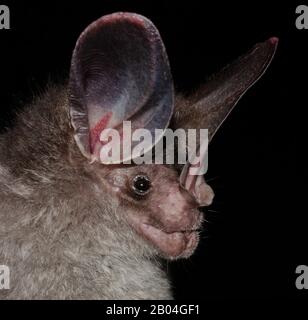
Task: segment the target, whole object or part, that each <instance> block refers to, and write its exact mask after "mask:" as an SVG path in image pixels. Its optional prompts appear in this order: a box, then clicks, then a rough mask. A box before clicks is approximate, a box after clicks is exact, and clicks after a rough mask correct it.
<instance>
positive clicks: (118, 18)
mask: <svg viewBox="0 0 308 320" xmlns="http://www.w3.org/2000/svg"><path fill="white" fill-rule="evenodd" d="M69 107H70V116H71V122H72V125H73V127H74V130H75V140H76V142H77V144H78V146H79V148H80V150H81V152H82V153H83V154H84V155H85V156H86V157H87V158H89V159H91V160H92V161H95V160H98V159H99V153H100V149H101V147H102V146H103V144H102V142H101V141H100V136H101V133H102V131H103V130H104V129H116V130H118V131H119V132H120V134H121V128H122V123H123V121H131V126H132V132H133V131H134V130H136V129H138V128H142V129H143V128H144V129H148V130H150V131H151V132H152V133H153V132H154V130H155V128H157V129H165V128H166V127H168V124H169V121H170V118H171V116H172V113H173V82H172V77H171V73H170V68H169V63H168V58H167V54H166V51H165V48H164V45H163V42H162V40H161V37H160V35H159V33H158V31H157V29H156V28H155V26H154V25H153V24H152V22H150V21H149V20H148V19H146V18H145V17H142V16H140V15H137V14H133V13H114V14H111V15H107V16H103V17H101V18H100V19H98V20H97V21H95V22H93V23H92V24H90V25H89V26H88V27H87V28H86V29H85V30H84V31H83V33H82V34H81V35H80V37H79V39H78V41H77V44H76V47H75V49H74V52H73V57H72V63H71V70H70V80H69ZM152 136H153V137H154V134H153V135H152ZM159 138H160V137H157V136H156V139H157V140H158V139H159ZM122 141H123V137H121V143H122ZM156 142H157V141H153V142H151V143H149V145H148V146H147V149H150V148H152V147H153V145H154V144H155V143H156ZM136 144H137V142H136ZM133 147H134V143H132V149H133ZM145 152H146V150H145ZM123 160H125V159H123V158H121V161H123ZM126 160H127V159H126Z"/></svg>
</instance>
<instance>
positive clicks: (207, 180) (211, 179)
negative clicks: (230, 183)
mask: <svg viewBox="0 0 308 320" xmlns="http://www.w3.org/2000/svg"><path fill="white" fill-rule="evenodd" d="M218 178H220V176H216V177H213V178H209V179H205V181H206V182H210V181H213V180H215V179H218Z"/></svg>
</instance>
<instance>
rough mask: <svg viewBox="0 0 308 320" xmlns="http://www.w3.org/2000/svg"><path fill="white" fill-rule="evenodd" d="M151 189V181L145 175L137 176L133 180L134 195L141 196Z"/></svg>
mask: <svg viewBox="0 0 308 320" xmlns="http://www.w3.org/2000/svg"><path fill="white" fill-rule="evenodd" d="M150 188H151V181H150V179H149V178H148V177H147V176H146V175H142V174H140V175H138V176H136V177H135V178H134V180H133V190H134V192H135V193H136V194H138V195H140V196H143V195H145V194H146V193H148V191H149V190H150Z"/></svg>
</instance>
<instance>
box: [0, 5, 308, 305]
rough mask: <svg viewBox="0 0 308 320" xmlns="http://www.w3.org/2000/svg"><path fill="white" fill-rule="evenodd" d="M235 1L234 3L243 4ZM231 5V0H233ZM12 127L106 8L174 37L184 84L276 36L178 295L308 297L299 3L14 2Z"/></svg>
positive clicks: (305, 69)
mask: <svg viewBox="0 0 308 320" xmlns="http://www.w3.org/2000/svg"><path fill="white" fill-rule="evenodd" d="M230 2H231V3H232V4H231V3H230ZM228 3H229V4H228ZM2 4H6V5H8V6H9V7H10V10H11V30H0V108H1V109H0V116H1V119H0V120H1V130H2V131H3V130H5V127H6V126H10V125H11V124H12V120H13V119H14V112H15V110H17V109H18V108H21V107H22V105H23V104H24V103H26V102H29V101H31V98H32V97H33V95H35V94H37V93H39V92H41V91H42V90H43V89H44V86H45V84H46V83H47V82H48V81H50V80H53V81H57V79H62V78H64V77H66V76H67V75H68V71H69V64H70V58H71V52H72V50H73V47H74V44H75V41H76V39H77V38H78V36H79V34H80V32H81V31H82V30H83V29H84V28H85V27H86V26H87V25H88V24H89V23H91V22H92V21H93V20H95V19H97V18H99V17H100V16H101V15H104V14H108V13H112V12H115V11H130V12H137V13H140V14H143V15H145V16H147V17H148V18H150V19H151V20H152V21H153V22H154V23H155V25H156V26H157V27H158V29H159V30H160V33H161V36H162V38H163V40H164V42H165V46H166V48H167V52H168V55H169V59H170V64H171V68H172V72H173V77H174V82H175V86H176V88H177V89H178V90H180V91H188V90H191V89H193V88H195V87H196V86H197V85H198V84H201V83H202V82H203V81H204V80H205V79H206V77H207V76H209V75H210V74H211V73H212V72H215V71H218V70H219V69H220V68H221V67H223V66H224V65H225V64H227V63H229V62H231V61H232V60H233V59H234V58H236V57H237V56H239V55H240V54H242V53H244V52H245V51H246V50H248V49H249V48H250V47H251V46H252V45H254V44H255V43H256V42H260V41H264V40H265V39H267V38H269V37H271V36H278V37H279V38H280V43H279V47H278V50H277V54H276V57H275V58H274V60H273V63H272V65H271V67H270V68H269V70H268V71H267V73H266V74H265V76H264V77H263V78H262V80H260V82H258V83H257V84H256V85H255V86H254V87H253V89H251V90H250V91H249V92H248V93H247V94H246V95H245V97H244V98H243V99H242V100H241V101H240V103H239V104H238V105H237V108H236V110H235V111H234V112H233V114H232V115H231V116H230V117H229V119H228V120H227V121H226V122H225V124H224V126H223V127H222V128H221V130H220V131H219V133H217V135H216V136H215V138H214V140H213V142H212V144H211V146H210V151H209V171H208V173H207V175H206V178H207V179H208V180H210V182H209V183H210V184H211V185H212V187H213V188H214V190H215V193H216V198H215V202H214V204H213V205H212V207H211V208H210V210H212V211H209V212H208V213H207V214H206V218H207V220H208V223H206V225H205V231H204V232H203V234H202V241H201V244H200V246H199V247H198V249H197V251H196V253H195V255H194V256H193V257H192V258H191V259H189V260H185V261H184V260H183V261H178V262H173V263H169V271H170V274H171V276H172V278H173V284H174V287H175V296H176V298H200V299H204V298H251V297H257V298H264V297H265V298H274V297H275V298H279V297H305V296H307V290H306V292H305V290H297V289H296V287H295V279H296V274H295V268H296V266H298V265H301V264H306V265H308V252H307V251H308V250H307V246H308V236H307V235H308V225H307V223H306V215H307V214H308V213H307V208H306V199H307V192H306V191H307V188H306V185H305V182H306V179H307V166H305V163H306V161H305V158H304V150H305V148H306V147H307V141H306V121H307V118H306V109H307V108H308V106H307V102H308V98H307V91H308V81H307V80H308V61H307V59H308V46H307V43H308V30H297V29H296V27H295V19H296V14H295V8H296V6H297V5H298V4H304V1H303V2H298V3H297V2H296V1H289V3H287V2H283V3H282V2H280V1H279V2H278V1H277V2H274V1H271V2H269V1H266V2H264V3H262V2H260V1H245V2H243V3H240V2H236V1H226V3H223V2H221V1H215V2H213V1H195V0H190V1H183V2H180V1H157V0H156V1H149V0H147V1H103V0H101V1H90V0H89V1H80V2H78V3H77V2H68V1H67V2H62V3H61V2H56V1H41V2H40V3H34V2H30V1H29V2H26V1H25V2H23V3H22V2H21V1H18V2H17V1H16V2H13V1H2Z"/></svg>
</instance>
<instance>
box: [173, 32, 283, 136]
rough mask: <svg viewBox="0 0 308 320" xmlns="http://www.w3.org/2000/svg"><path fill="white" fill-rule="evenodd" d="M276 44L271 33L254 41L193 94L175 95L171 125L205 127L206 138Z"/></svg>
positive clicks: (265, 65)
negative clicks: (247, 49)
mask: <svg viewBox="0 0 308 320" xmlns="http://www.w3.org/2000/svg"><path fill="white" fill-rule="evenodd" d="M277 45H278V38H275V37H272V38H270V39H268V40H267V41H265V42H262V43H258V44H256V45H255V46H254V47H253V48H252V49H251V50H249V51H248V52H247V53H246V54H244V55H242V56H241V57H239V58H238V59H237V60H235V61H234V62H232V63H231V64H229V65H228V66H226V67H225V68H224V69H222V70H221V71H220V72H218V73H217V74H216V75H215V76H213V77H212V78H211V79H210V80H208V81H207V82H206V83H205V84H204V85H202V86H201V87H200V88H199V89H198V90H197V91H196V92H195V93H194V94H192V95H190V96H188V97H187V96H186V97H185V96H179V97H178V98H177V101H176V105H175V108H176V109H175V114H174V117H173V119H172V126H173V127H175V128H184V129H189V128H194V129H201V128H203V129H208V130H209V141H210V140H211V139H212V138H213V136H214V134H215V133H216V132H217V130H218V129H219V127H220V126H221V124H222V123H223V122H224V120H225V119H226V118H227V116H228V115H229V113H230V112H231V111H232V109H233V108H234V107H235V105H236V104H237V102H238V101H239V100H240V99H241V97H242V96H243V95H244V94H245V93H246V92H247V90H248V89H249V88H251V87H252V86H253V85H254V84H255V83H256V82H257V81H258V80H259V79H260V78H261V77H262V75H263V74H264V73H265V71H266V69H267V68H268V66H269V65H270V63H271V61H272V59H273V56H274V54H275V51H276V48H277Z"/></svg>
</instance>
